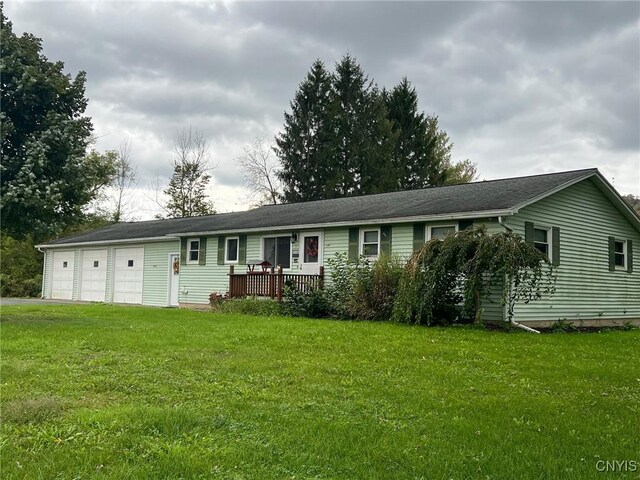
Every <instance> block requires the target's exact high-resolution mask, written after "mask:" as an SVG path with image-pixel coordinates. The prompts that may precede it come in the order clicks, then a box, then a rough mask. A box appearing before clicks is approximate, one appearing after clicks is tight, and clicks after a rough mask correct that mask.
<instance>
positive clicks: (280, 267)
mask: <svg viewBox="0 0 640 480" xmlns="http://www.w3.org/2000/svg"><path fill="white" fill-rule="evenodd" d="M282 279H283V275H282V265H278V301H279V302H281V301H282Z"/></svg>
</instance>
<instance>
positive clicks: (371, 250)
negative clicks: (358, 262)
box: [360, 228, 380, 258]
mask: <svg viewBox="0 0 640 480" xmlns="http://www.w3.org/2000/svg"><path fill="white" fill-rule="evenodd" d="M379 250H380V229H377V228H376V229H375V230H360V254H361V255H364V256H365V257H368V258H375V257H377V256H378V252H379Z"/></svg>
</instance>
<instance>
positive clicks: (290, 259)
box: [238, 233, 293, 271]
mask: <svg viewBox="0 0 640 480" xmlns="http://www.w3.org/2000/svg"><path fill="white" fill-rule="evenodd" d="M267 238H276V239H277V238H287V239H288V240H289V267H288V268H287V267H284V266H283V267H282V270H283V271H291V268H292V266H293V246H292V245H291V235H278V234H277V233H276V234H274V235H263V236H261V237H260V259H261V260H266V258H265V256H264V241H265V239H267ZM238 248H239V244H238ZM277 255H278V240H276V256H277ZM273 268H276V269H277V268H278V260H277V258H276V263H275V265H273Z"/></svg>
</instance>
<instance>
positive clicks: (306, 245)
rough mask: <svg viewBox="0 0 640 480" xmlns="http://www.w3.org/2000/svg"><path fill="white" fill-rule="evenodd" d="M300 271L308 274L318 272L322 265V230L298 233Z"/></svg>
mask: <svg viewBox="0 0 640 480" xmlns="http://www.w3.org/2000/svg"><path fill="white" fill-rule="evenodd" d="M300 259H301V262H300V271H301V272H302V273H307V274H310V275H318V274H319V273H320V265H322V232H305V233H302V234H300Z"/></svg>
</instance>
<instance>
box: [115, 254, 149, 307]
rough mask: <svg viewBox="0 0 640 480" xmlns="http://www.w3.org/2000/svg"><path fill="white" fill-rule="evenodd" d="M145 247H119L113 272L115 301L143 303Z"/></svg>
mask: <svg viewBox="0 0 640 480" xmlns="http://www.w3.org/2000/svg"><path fill="white" fill-rule="evenodd" d="M143 276H144V248H142V247H140V248H117V249H116V250H115V259H114V272H113V301H114V302H116V303H137V304H141V303H142V279H143Z"/></svg>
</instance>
